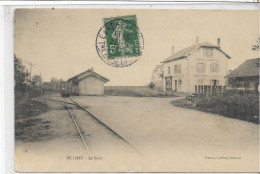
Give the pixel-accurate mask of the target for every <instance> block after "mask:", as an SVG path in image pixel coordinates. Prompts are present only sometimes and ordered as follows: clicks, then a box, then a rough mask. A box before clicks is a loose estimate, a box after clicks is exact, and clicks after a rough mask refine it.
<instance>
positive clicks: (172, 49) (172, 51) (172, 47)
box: [172, 46, 174, 55]
mask: <svg viewBox="0 0 260 174" xmlns="http://www.w3.org/2000/svg"><path fill="white" fill-rule="evenodd" d="M173 54H174V46H172V55H173Z"/></svg>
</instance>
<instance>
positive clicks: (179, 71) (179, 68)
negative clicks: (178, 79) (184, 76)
mask: <svg viewBox="0 0 260 174" xmlns="http://www.w3.org/2000/svg"><path fill="white" fill-rule="evenodd" d="M178 73H181V64H179V67H178Z"/></svg>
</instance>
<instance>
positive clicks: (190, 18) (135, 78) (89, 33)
mask: <svg viewBox="0 0 260 174" xmlns="http://www.w3.org/2000/svg"><path fill="white" fill-rule="evenodd" d="M126 15H136V17H137V25H138V28H139V29H140V32H141V33H142V35H143V38H144V49H143V52H142V55H141V56H140V57H139V58H138V61H137V62H136V63H134V64H133V65H131V66H129V67H123V68H116V67H112V66H109V65H107V64H106V63H105V62H103V61H102V60H101V58H100V57H99V56H98V53H97V51H96V46H95V41H96V36H97V33H98V31H99V29H100V28H101V27H102V26H103V19H104V18H108V17H116V16H126ZM14 25H15V31H14V53H15V54H16V55H17V56H18V57H19V58H21V59H22V60H24V65H26V67H27V68H29V65H28V63H26V62H25V61H28V62H32V63H33V65H34V66H33V68H32V74H33V75H35V74H41V75H42V78H43V80H44V81H49V80H50V79H51V78H52V77H55V78H58V79H63V80H67V79H68V78H70V77H72V76H75V75H77V74H79V73H81V72H83V71H86V70H87V69H89V68H92V67H93V68H94V71H95V72H97V73H99V74H101V75H103V76H105V77H107V78H108V79H110V81H109V82H108V83H106V85H107V86H113V85H115V86H142V85H146V84H147V83H149V82H150V80H151V75H152V71H153V69H154V68H155V67H156V65H158V64H160V62H161V61H163V60H164V59H166V58H167V57H169V56H170V55H171V49H172V46H174V50H175V52H177V51H179V50H181V49H183V48H185V47H189V46H191V45H193V44H195V42H196V37H199V41H200V42H204V41H207V42H210V43H212V44H217V38H220V39H221V48H222V50H223V51H225V52H226V53H227V54H228V55H229V56H230V57H231V59H230V60H229V63H228V67H229V68H228V69H234V68H236V67H237V66H239V65H240V64H242V63H243V62H244V61H245V60H247V59H252V58H257V57H259V52H258V51H252V49H251V48H252V44H254V43H255V41H256V40H257V38H258V36H259V12H258V11H242V10H166V9H163V10H159V9H158V10H155V9H153V10H149V9H145V10H144V9H135V10H134V9H132V10H131V9H127V10H126V9H18V10H16V11H15V19H14Z"/></svg>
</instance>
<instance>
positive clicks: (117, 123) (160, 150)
mask: <svg viewBox="0 0 260 174" xmlns="http://www.w3.org/2000/svg"><path fill="white" fill-rule="evenodd" d="M74 99H75V100H76V101H77V102H79V103H80V104H82V105H85V106H88V110H89V111H90V112H91V113H93V114H94V115H96V116H97V117H98V118H99V119H100V120H102V121H103V122H104V123H106V124H107V125H109V126H110V127H112V128H113V129H114V130H115V131H116V132H118V133H119V134H120V135H121V136H123V137H124V138H126V139H127V140H128V141H129V142H130V143H132V144H133V145H134V146H135V147H136V148H137V149H138V150H139V151H141V152H142V153H143V154H144V155H145V156H146V157H147V159H148V161H149V162H150V163H151V164H152V165H150V166H149V168H148V169H147V171H177V172H178V171H188V172H190V171H194V172H196V171H199V172H202V171H207V172H211V171H218V172H221V171H230V172H236V171H241V172H242V171H244V172H246V171H247V172H248V171H258V170H259V126H258V125H256V124H253V123H249V122H245V121H240V120H235V119H232V118H226V117H222V116H219V115H216V114H210V113H205V112H200V111H195V110H189V109H184V108H178V107H174V106H172V105H171V104H170V101H172V100H174V99H171V98H151V97H147V98H146V97H144V98H137V97H119V96H106V97H83V96H80V97H74ZM198 165H199V167H198ZM227 167H228V168H227ZM223 168H225V170H223Z"/></svg>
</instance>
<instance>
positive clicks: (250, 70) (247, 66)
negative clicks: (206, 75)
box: [225, 58, 260, 78]
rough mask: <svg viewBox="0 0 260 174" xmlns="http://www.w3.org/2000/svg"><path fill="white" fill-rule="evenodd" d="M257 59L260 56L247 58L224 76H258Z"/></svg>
mask: <svg viewBox="0 0 260 174" xmlns="http://www.w3.org/2000/svg"><path fill="white" fill-rule="evenodd" d="M259 61H260V58H256V59H248V60H246V61H245V62H244V63H242V64H241V65H240V66H238V67H237V68H236V69H234V70H233V71H232V72H230V73H229V74H228V75H226V76H225V78H234V77H249V76H259Z"/></svg>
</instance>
